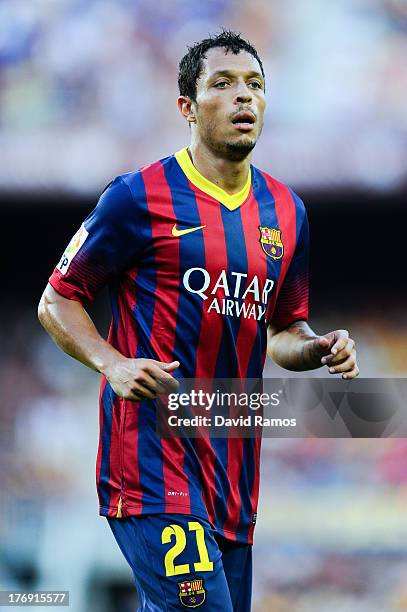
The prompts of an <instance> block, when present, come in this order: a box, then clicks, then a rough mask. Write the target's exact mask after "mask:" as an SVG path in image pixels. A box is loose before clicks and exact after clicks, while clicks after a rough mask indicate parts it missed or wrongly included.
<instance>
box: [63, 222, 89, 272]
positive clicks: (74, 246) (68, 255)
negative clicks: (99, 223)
mask: <svg viewBox="0 0 407 612" xmlns="http://www.w3.org/2000/svg"><path fill="white" fill-rule="evenodd" d="M88 236H89V232H88V231H87V229H86V228H85V226H84V224H83V223H82V225H81V226H80V228H79V229H78V231H77V232H76V234H75V235H74V236H73V237H72V238H71V241H70V243H69V244H68V246H67V247H66V249H65V251H64V254H63V255H62V257H61V259H60V261H59V263H58V265H57V269H58V270H59V271H60V272H61V274H66V273H67V271H68V269H69V266H70V263H71V261H72V259H73V258H74V257H75V255H76V254H77V253H78V251H79V250H80V249H81V247H82V245H83V243H84V242H85V240H86V238H87V237H88Z"/></svg>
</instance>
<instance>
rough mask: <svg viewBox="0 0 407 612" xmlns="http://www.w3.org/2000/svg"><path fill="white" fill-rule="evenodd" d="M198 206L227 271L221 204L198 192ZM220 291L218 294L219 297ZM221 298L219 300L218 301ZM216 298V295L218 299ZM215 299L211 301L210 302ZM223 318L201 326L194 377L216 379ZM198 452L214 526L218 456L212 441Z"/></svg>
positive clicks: (198, 444) (209, 243) (209, 244)
mask: <svg viewBox="0 0 407 612" xmlns="http://www.w3.org/2000/svg"><path fill="white" fill-rule="evenodd" d="M195 196H196V203H197V206H198V210H199V211H200V215H201V219H202V215H203V211H205V222H206V224H207V227H208V231H206V232H203V237H204V249H205V258H206V259H207V258H209V257H210V256H211V253H215V252H216V256H217V258H218V259H219V268H221V269H225V270H226V269H227V253H226V244H225V236H224V232H223V231H222V235H221V237H220V239H219V235H218V232H217V231H216V229H217V228H223V223H222V215H221V210H220V206H221V205H220V204H218V203H215V202H214V203H213V205H209V206H208V201H207V197H205V195H204V194H203V193H202V192H200V191H199V190H196V192H195ZM220 293H221V292H220V290H219V289H218V291H217V294H219V295H220ZM219 295H218V297H219ZM213 297H216V294H215V296H213ZM210 299H212V297H211V298H210ZM222 319H223V317H222V315H221V314H218V313H217V312H215V311H214V312H213V313H212V315H211V316H206V317H204V318H203V320H202V323H201V330H200V337H199V343H198V349H197V356H196V368H195V377H196V378H200V377H203V376H204V377H205V378H213V377H214V373H215V367H216V357H217V355H218V353H219V347H220V343H221V340H222V329H223V324H222ZM195 448H196V451H197V454H198V456H199V459H200V461H201V464H202V465H205V470H202V478H203V480H204V483H205V486H204V501H205V505H206V507H207V510H208V517H209V520H210V521H211V522H214V520H215V507H214V500H215V496H216V487H215V460H216V453H215V450H214V448H213V446H212V443H211V439H210V438H209V437H206V438H197V439H196V441H195Z"/></svg>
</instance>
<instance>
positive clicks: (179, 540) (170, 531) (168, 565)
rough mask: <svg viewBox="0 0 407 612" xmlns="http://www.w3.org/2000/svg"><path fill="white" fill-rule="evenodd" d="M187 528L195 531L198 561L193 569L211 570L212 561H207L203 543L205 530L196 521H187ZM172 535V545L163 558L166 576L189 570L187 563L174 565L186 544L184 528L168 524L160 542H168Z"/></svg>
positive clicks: (184, 572)
mask: <svg viewBox="0 0 407 612" xmlns="http://www.w3.org/2000/svg"><path fill="white" fill-rule="evenodd" d="M188 529H189V531H195V537H196V545H197V548H198V553H199V561H197V562H196V563H194V570H195V571H196V572H211V571H212V570H213V563H212V561H209V555H208V549H207V548H206V543H205V532H204V529H203V527H202V525H201V524H200V523H198V522H197V521H189V522H188ZM173 537H175V542H174V545H173V546H172V548H170V549H169V550H168V551H167V552H166V555H165V558H164V564H165V573H166V575H167V576H178V574H188V573H189V572H190V568H189V563H184V564H182V565H174V560H175V559H176V558H177V557H178V555H180V554H181V553H182V551H183V550H184V549H185V547H186V545H187V538H186V535H185V531H184V529H183V528H182V527H180V526H179V525H168V527H165V529H163V532H162V534H161V542H162V543H163V544H169V543H170V542H171V540H172V538H173Z"/></svg>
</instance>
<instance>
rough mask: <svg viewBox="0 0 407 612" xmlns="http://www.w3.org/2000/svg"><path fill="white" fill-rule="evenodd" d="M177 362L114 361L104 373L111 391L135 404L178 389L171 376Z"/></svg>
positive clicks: (151, 360) (175, 381)
mask: <svg viewBox="0 0 407 612" xmlns="http://www.w3.org/2000/svg"><path fill="white" fill-rule="evenodd" d="M179 365H180V364H179V361H171V363H165V362H162V361H156V360H155V359H142V358H140V359H128V358H126V357H124V358H123V359H120V360H115V361H114V362H113V363H112V364H111V365H110V367H109V368H107V369H106V370H105V372H104V374H105V376H106V378H107V380H108V381H109V383H110V386H111V387H112V389H113V391H114V392H115V393H116V394H117V395H118V396H119V397H123V398H124V399H128V400H132V401H133V402H137V401H139V400H143V399H156V398H157V394H158V393H164V392H167V393H171V392H174V391H176V390H177V389H178V387H179V383H178V381H177V380H176V379H175V378H174V377H173V376H171V374H170V372H173V371H174V370H176V369H177V368H178V367H179Z"/></svg>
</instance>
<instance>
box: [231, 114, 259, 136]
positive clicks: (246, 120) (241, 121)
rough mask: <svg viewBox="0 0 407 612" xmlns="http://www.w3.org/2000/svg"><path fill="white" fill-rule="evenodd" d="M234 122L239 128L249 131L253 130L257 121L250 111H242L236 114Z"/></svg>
mask: <svg viewBox="0 0 407 612" xmlns="http://www.w3.org/2000/svg"><path fill="white" fill-rule="evenodd" d="M232 123H233V125H234V126H235V127H236V128H237V129H239V130H243V131H248V130H251V129H252V128H253V126H254V124H255V123H256V117H255V115H254V114H253V113H251V112H249V111H241V112H240V113H236V115H234V117H233V119H232Z"/></svg>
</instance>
